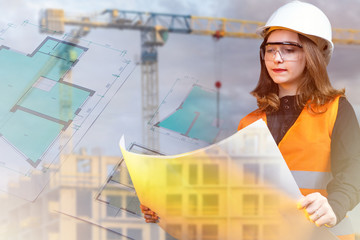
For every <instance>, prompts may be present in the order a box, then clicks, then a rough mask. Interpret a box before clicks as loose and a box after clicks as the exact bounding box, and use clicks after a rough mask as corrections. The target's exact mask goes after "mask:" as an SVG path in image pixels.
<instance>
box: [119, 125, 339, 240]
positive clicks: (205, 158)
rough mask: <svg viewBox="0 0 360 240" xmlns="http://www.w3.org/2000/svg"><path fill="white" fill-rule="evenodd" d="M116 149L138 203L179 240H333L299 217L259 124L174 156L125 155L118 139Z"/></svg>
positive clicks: (293, 193)
mask: <svg viewBox="0 0 360 240" xmlns="http://www.w3.org/2000/svg"><path fill="white" fill-rule="evenodd" d="M120 148H121V151H122V154H123V157H124V159H125V162H126V165H127V168H128V170H129V173H130V176H131V179H132V181H133V184H134V187H135V189H136V192H137V195H138V197H139V200H140V202H141V203H142V204H143V205H145V206H147V207H149V208H150V209H151V210H153V211H155V212H156V213H157V214H158V215H159V217H160V220H159V222H158V224H159V225H160V226H161V227H162V228H163V229H164V230H165V231H166V232H167V233H169V234H170V235H172V236H173V237H175V238H177V239H186V240H200V239H202V240H215V239H221V240H230V239H243V240H250V239H262V240H267V239H268V240H282V239H283V240H289V239H292V240H297V239H299V240H300V239H301V240H308V239H309V240H310V239H311V240H322V239H324V240H329V239H337V238H336V237H335V236H334V235H333V234H331V233H330V232H329V231H328V230H327V229H326V228H325V227H321V228H318V227H316V226H315V225H314V224H313V223H310V222H308V220H306V218H305V216H304V214H303V212H302V211H300V210H297V208H296V201H297V200H298V199H299V198H300V197H301V194H300V191H299V190H298V188H297V185H296V183H295V181H294V179H293V177H292V175H291V173H290V171H289V169H288V168H287V165H286V163H285V161H284V160H283V158H282V156H281V153H280V151H279V149H278V148H277V146H276V143H275V142H274V140H273V138H272V136H271V134H270V132H269V130H268V128H267V127H266V124H265V123H264V122H263V121H262V120H259V121H257V122H255V123H254V124H251V125H250V126H248V127H246V128H244V129H243V130H241V131H239V132H237V133H235V134H234V135H232V136H230V137H229V138H227V139H225V140H223V141H221V142H219V143H217V144H214V145H211V146H209V147H206V148H202V149H199V150H196V151H192V152H188V153H184V154H179V155H173V156H153V155H142V154H136V153H132V152H128V151H126V149H125V141H124V137H122V139H121V140H120Z"/></svg>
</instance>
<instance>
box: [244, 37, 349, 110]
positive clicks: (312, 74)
mask: <svg viewBox="0 0 360 240" xmlns="http://www.w3.org/2000/svg"><path fill="white" fill-rule="evenodd" d="M270 34H271V33H270ZM270 34H268V35H267V36H266V37H265V38H264V41H263V43H262V44H261V47H260V48H263V47H264V46H265V43H266V42H267V39H268V38H269V36H270ZM298 35H299V39H300V42H301V44H302V46H303V49H304V53H305V61H306V64H305V70H304V72H303V78H302V82H301V83H300V84H299V87H298V89H297V92H296V103H297V106H298V107H299V108H301V109H302V108H304V107H305V106H306V107H307V109H308V110H309V111H310V112H312V113H322V112H325V111H326V109H324V108H323V106H324V105H325V104H326V103H328V102H330V101H332V100H333V99H334V98H335V97H337V96H339V95H340V96H344V94H345V90H344V89H341V90H337V89H334V88H333V87H332V85H331V83H330V80H329V76H328V73H327V70H326V61H325V57H324V55H323V54H322V53H321V51H320V50H319V48H318V47H317V46H316V44H315V43H314V42H313V41H312V40H310V39H309V38H307V37H305V36H303V35H301V34H298ZM260 64H261V72H260V77H259V81H258V84H257V86H256V88H255V89H254V90H253V91H252V92H251V94H252V95H253V96H254V97H256V99H257V104H258V107H259V110H260V111H265V112H267V113H270V112H275V111H277V110H278V109H279V107H280V99H279V87H278V85H277V84H276V83H275V82H274V81H273V80H272V79H271V77H270V75H269V73H268V71H267V69H266V66H265V61H264V60H263V59H262V58H261V56H260Z"/></svg>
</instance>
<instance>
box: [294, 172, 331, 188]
mask: <svg viewBox="0 0 360 240" xmlns="http://www.w3.org/2000/svg"><path fill="white" fill-rule="evenodd" d="M291 173H292V175H293V177H294V179H295V181H296V183H297V185H298V186H299V188H307V189H326V186H327V184H328V183H329V182H330V180H331V179H332V174H331V172H311V171H291Z"/></svg>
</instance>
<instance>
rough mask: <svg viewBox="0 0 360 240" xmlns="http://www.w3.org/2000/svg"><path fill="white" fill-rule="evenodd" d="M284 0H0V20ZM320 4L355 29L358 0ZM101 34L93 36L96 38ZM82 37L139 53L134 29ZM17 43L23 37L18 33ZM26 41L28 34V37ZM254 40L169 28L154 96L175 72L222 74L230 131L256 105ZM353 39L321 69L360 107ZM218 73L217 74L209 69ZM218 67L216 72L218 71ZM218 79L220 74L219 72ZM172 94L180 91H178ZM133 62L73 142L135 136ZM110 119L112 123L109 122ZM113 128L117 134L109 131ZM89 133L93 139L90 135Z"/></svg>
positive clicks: (235, 7)
mask: <svg viewBox="0 0 360 240" xmlns="http://www.w3.org/2000/svg"><path fill="white" fill-rule="evenodd" d="M286 2H289V1H285V0H271V1H270V0H222V1H215V0H210V1H189V0H186V1H169V0H153V1H149V0H136V1H131V0H118V1H108V0H102V1H98V0H96V1H95V0H77V1H73V0H61V1H59V0H46V1H45V0H38V1H25V0H13V1H5V0H0V4H1V6H2V8H1V9H0V16H1V17H0V20H1V22H21V21H23V20H25V19H31V20H33V21H38V19H39V15H40V10H42V9H45V8H63V9H65V12H66V13H67V14H69V15H78V14H83V15H88V14H90V15H94V14H96V13H99V12H101V11H102V10H104V9H108V8H117V9H124V10H137V11H148V12H159V13H173V14H186V15H187V14H190V15H195V16H210V17H225V18H233V19H245V20H256V21H266V20H267V18H268V17H269V16H270V15H271V13H272V12H273V11H274V10H276V9H277V8H278V7H280V6H281V5H283V4H284V3H286ZM307 2H311V3H313V4H315V5H317V6H319V7H320V8H321V9H322V10H323V11H324V12H325V13H326V14H327V15H328V17H329V19H330V21H331V22H332V25H333V27H339V28H354V29H360V21H359V16H358V13H359V12H360V1H359V0H344V1H341V2H340V1H337V0H330V1H320V0H316V1H307ZM99 36H100V37H99ZM87 38H88V39H91V38H96V39H103V41H104V43H111V44H112V45H115V46H117V47H118V48H122V49H127V50H128V56H129V57H130V58H131V59H136V57H138V56H139V55H140V33H139V32H137V31H119V30H105V29H93V30H91V33H90V34H89V35H88V36H87ZM18 40H19V44H22V43H23V42H24V38H23V37H19V39H18ZM29 41H31V40H29ZM259 45H260V40H255V39H239V38H224V39H222V40H220V41H219V42H217V43H215V42H214V40H213V39H212V38H211V37H209V36H196V35H190V34H170V35H169V39H168V41H167V43H166V44H165V46H163V47H161V48H159V50H158V52H159V78H160V92H159V100H160V101H161V100H162V99H163V98H164V97H165V96H166V95H167V93H168V92H169V90H170V88H171V86H172V85H173V83H174V82H175V81H176V79H177V78H182V77H183V76H185V75H189V76H194V77H196V78H197V79H199V81H200V83H202V84H203V85H205V86H208V87H213V84H214V82H215V81H216V80H221V81H222V83H223V87H222V89H221V99H222V102H221V107H222V110H221V116H222V117H223V118H226V119H227V120H228V121H229V122H230V124H229V125H228V128H229V129H232V130H233V131H235V130H236V127H237V123H238V121H239V120H240V118H241V117H243V116H244V115H245V114H246V113H248V112H249V111H251V110H253V109H254V108H255V99H254V98H253V97H252V96H250V95H249V94H248V93H249V92H250V91H251V90H252V89H253V88H254V87H255V84H256V82H257V80H258V74H259V60H258V48H259ZM359 53H360V46H340V45H336V46H335V52H334V55H333V58H332V60H331V62H330V64H329V67H328V70H329V74H330V77H331V80H332V82H333V85H334V86H336V87H346V88H347V95H348V97H349V99H350V102H351V103H352V104H353V105H354V107H355V109H356V110H357V112H358V113H359V111H360V98H359V97H358V96H357V94H358V92H360V70H359V67H358V62H359ZM216 73H217V76H215V75H216ZM219 73H221V74H219ZM218 78H220V79H218ZM174 94H178V96H179V98H181V97H183V96H184V97H185V94H186V93H182V92H178V93H174ZM140 99H141V95H140V68H139V67H138V68H137V69H136V70H135V72H134V73H133V75H132V77H131V78H130V79H129V81H128V82H127V84H126V85H125V86H124V90H123V91H120V92H119V93H118V95H117V96H116V98H115V99H114V101H113V102H112V103H111V104H110V105H109V107H108V109H107V110H106V111H104V113H103V116H102V117H100V118H99V120H98V123H97V124H96V125H95V126H94V127H93V129H92V130H91V131H90V132H89V134H88V135H89V136H87V137H86V138H85V139H84V141H83V142H82V143H81V144H80V145H81V146H83V147H90V146H91V147H100V148H102V149H103V152H104V154H109V155H114V154H119V150H118V147H117V140H118V138H119V136H120V135H121V134H122V133H125V134H127V135H130V136H131V137H132V138H133V139H134V140H136V141H141V140H140V139H141V105H140ZM110 126H111V127H110ZM114 129H116V132H119V133H118V135H117V134H113V132H114ZM94 139H96V140H97V141H95V142H94Z"/></svg>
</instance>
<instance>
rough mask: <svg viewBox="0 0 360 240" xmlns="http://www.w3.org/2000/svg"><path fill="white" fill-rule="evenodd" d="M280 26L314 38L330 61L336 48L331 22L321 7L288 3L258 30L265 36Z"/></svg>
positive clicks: (297, 2) (298, 2)
mask: <svg viewBox="0 0 360 240" xmlns="http://www.w3.org/2000/svg"><path fill="white" fill-rule="evenodd" d="M278 28H285V29H290V30H293V31H295V32H298V33H300V34H302V35H305V36H306V37H308V38H310V39H311V40H313V41H314V42H315V43H316V44H317V46H318V48H319V49H320V50H321V51H322V53H323V54H324V57H325V59H326V61H327V63H329V61H330V58H331V54H332V52H333V50H334V44H333V42H332V31H331V24H330V21H329V19H328V18H327V17H326V15H325V14H324V13H323V12H322V11H321V10H320V9H319V8H317V7H315V6H314V5H312V4H310V3H304V2H300V1H293V2H290V3H287V4H285V5H284V6H282V7H280V8H279V9H278V10H276V11H275V12H274V13H273V14H272V15H271V17H270V18H269V20H268V21H267V22H266V24H265V26H263V27H260V28H259V29H258V31H257V32H258V34H260V35H261V36H262V37H265V36H266V34H267V33H268V32H269V31H268V30H269V29H270V31H272V30H273V29H278Z"/></svg>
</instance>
